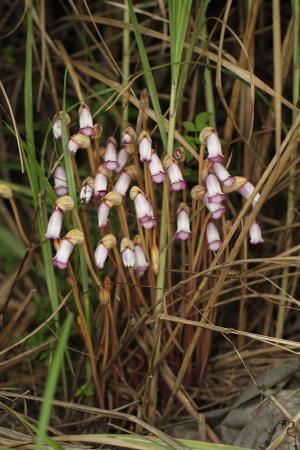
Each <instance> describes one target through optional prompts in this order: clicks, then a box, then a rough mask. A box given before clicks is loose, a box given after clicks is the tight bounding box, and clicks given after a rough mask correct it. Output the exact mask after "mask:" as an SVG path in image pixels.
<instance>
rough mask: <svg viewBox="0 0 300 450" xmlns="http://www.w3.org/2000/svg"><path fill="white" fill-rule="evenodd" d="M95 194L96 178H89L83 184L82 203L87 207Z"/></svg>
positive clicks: (81, 191)
mask: <svg viewBox="0 0 300 450" xmlns="http://www.w3.org/2000/svg"><path fill="white" fill-rule="evenodd" d="M93 192H94V178H92V177H87V178H86V179H85V180H84V181H83V182H82V186H81V190H80V202H81V203H84V204H85V205H87V204H89V203H90V201H91V199H92V196H93Z"/></svg>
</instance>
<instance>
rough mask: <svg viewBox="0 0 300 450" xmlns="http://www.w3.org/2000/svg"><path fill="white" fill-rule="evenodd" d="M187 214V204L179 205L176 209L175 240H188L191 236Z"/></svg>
mask: <svg viewBox="0 0 300 450" xmlns="http://www.w3.org/2000/svg"><path fill="white" fill-rule="evenodd" d="M189 213H190V208H189V207H188V206H187V204H186V203H181V204H180V205H179V207H178V209H177V231H176V238H177V239H180V240H182V241H185V240H186V239H189V237H190V235H191V228H190V219H189Z"/></svg>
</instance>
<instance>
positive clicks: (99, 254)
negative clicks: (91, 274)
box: [95, 234, 117, 270]
mask: <svg viewBox="0 0 300 450" xmlns="http://www.w3.org/2000/svg"><path fill="white" fill-rule="evenodd" d="M116 244H117V240H116V238H115V236H114V235H113V234H106V235H105V236H104V237H103V238H102V239H101V240H100V242H99V243H98V246H97V248H96V251H95V262H96V267H97V269H99V270H101V269H103V267H104V264H105V261H106V258H107V255H108V250H110V249H112V248H113V247H115V246H116Z"/></svg>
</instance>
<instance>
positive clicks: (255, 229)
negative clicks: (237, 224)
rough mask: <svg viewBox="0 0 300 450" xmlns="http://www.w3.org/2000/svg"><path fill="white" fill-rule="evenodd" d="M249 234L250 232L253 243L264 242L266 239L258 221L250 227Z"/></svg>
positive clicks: (251, 242)
mask: <svg viewBox="0 0 300 450" xmlns="http://www.w3.org/2000/svg"><path fill="white" fill-rule="evenodd" d="M249 234H250V244H253V245H257V244H263V242H264V240H263V238H262V235H261V229H260V226H259V224H258V223H257V222H256V221H255V222H254V223H253V224H252V225H251V227H250V229H249Z"/></svg>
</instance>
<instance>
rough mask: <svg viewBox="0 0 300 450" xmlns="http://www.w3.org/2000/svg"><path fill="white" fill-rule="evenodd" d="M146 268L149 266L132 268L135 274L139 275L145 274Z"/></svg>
mask: <svg viewBox="0 0 300 450" xmlns="http://www.w3.org/2000/svg"><path fill="white" fill-rule="evenodd" d="M148 267H149V264H147V265H144V266H134V270H135V272H139V273H141V274H143V273H144V272H146V270H147V269H148Z"/></svg>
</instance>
